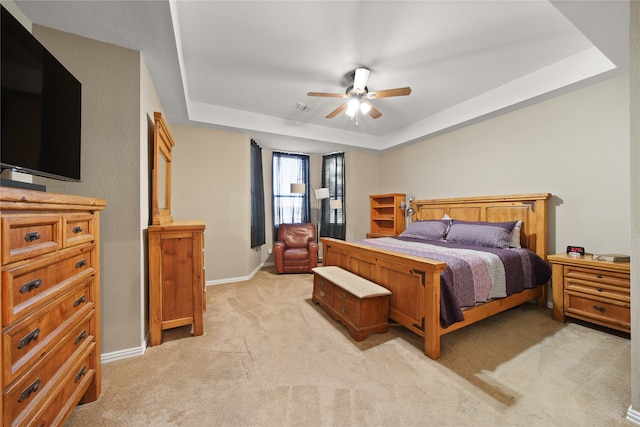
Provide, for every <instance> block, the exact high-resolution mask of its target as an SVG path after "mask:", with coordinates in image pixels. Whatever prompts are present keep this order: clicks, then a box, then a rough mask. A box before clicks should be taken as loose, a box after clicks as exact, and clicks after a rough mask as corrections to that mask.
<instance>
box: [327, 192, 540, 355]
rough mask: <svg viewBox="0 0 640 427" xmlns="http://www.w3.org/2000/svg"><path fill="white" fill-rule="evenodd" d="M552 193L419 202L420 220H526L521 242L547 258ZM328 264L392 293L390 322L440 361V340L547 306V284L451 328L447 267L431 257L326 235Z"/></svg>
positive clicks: (471, 312) (474, 311)
mask: <svg viewBox="0 0 640 427" xmlns="http://www.w3.org/2000/svg"><path fill="white" fill-rule="evenodd" d="M550 197H551V194H549V193H539V194H517V195H508V196H487V197H471V198H451V199H434V200H415V201H414V202H413V203H412V204H413V208H414V210H415V214H414V217H413V219H414V220H427V219H442V218H443V216H444V214H448V215H449V216H450V217H451V218H454V219H458V220H465V221H491V222H501V221H515V220H522V222H523V224H522V229H521V234H520V243H521V245H522V247H525V248H528V249H531V250H532V251H534V252H536V253H537V254H538V255H539V256H540V257H541V258H542V259H545V260H546V257H547V201H548V200H549V198H550ZM320 240H321V241H322V243H323V258H322V264H323V265H324V266H329V265H336V266H339V267H342V268H344V269H345V270H348V271H351V272H352V273H355V274H357V275H359V276H362V277H364V278H366V279H368V280H371V281H372V282H375V283H378V284H379V285H382V286H384V287H385V288H387V289H389V290H390V291H391V293H392V294H391V302H390V308H389V318H390V319H392V320H393V321H395V322H397V323H399V324H401V325H403V326H405V327H406V328H408V329H410V330H411V331H413V332H415V333H416V334H418V335H420V336H422V337H424V353H425V355H427V356H428V357H430V358H431V359H438V358H439V357H440V337H441V336H442V335H444V334H447V333H449V332H452V331H455V330H457V329H460V328H462V327H465V326H468V325H470V324H472V323H475V322H477V321H479V320H482V319H486V318H487V317H490V316H493V315H494V314H497V313H500V312H502V311H505V310H508V309H510V308H513V307H516V306H518V305H520V304H523V303H525V302H527V301H530V300H533V299H536V302H537V304H538V305H539V306H541V307H546V306H547V286H546V284H545V285H540V286H538V287H536V288H533V289H527V290H525V291H524V292H521V293H518V294H515V295H511V296H509V297H506V298H500V299H494V300H491V301H488V302H486V303H482V304H477V305H475V306H474V307H470V308H466V309H463V314H464V318H465V319H464V321H462V322H457V323H454V324H453V325H450V326H449V327H447V328H444V327H442V326H441V323H440V273H441V272H442V270H444V269H445V267H446V264H445V263H444V262H440V261H434V260H431V259H427V258H419V257H415V256H410V255H405V254H400V253H395V252H391V251H386V250H380V249H376V248H372V247H368V246H364V245H361V244H358V243H350V242H345V241H342V240H337V239H332V238H326V237H323V238H321V239H320Z"/></svg>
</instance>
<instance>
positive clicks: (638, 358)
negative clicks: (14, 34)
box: [629, 1, 640, 425]
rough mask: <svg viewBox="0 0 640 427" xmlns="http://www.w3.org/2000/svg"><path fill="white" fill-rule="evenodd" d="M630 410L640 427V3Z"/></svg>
mask: <svg viewBox="0 0 640 427" xmlns="http://www.w3.org/2000/svg"><path fill="white" fill-rule="evenodd" d="M630 22H631V27H630V41H631V43H630V46H629V54H630V55H629V56H630V65H631V66H630V73H629V74H630V76H631V89H630V91H629V92H630V94H631V108H630V113H631V114H630V115H631V150H630V154H631V192H630V195H631V197H630V199H631V242H632V243H631V307H635V309H634V310H632V311H631V404H632V406H631V409H630V411H629V418H630V420H633V421H634V422H635V423H636V424H638V425H640V310H638V307H640V268H638V263H637V261H638V260H640V2H635V1H633V2H631V20H630Z"/></svg>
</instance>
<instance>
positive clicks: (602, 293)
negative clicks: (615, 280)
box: [564, 280, 631, 304]
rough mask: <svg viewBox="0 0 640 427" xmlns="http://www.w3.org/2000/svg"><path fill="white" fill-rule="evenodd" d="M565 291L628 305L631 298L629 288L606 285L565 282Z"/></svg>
mask: <svg viewBox="0 0 640 427" xmlns="http://www.w3.org/2000/svg"><path fill="white" fill-rule="evenodd" d="M564 288H565V291H573V292H576V293H581V294H587V295H592V296H594V297H598V298H608V299H614V300H617V301H622V302H624V303H627V304H629V302H630V301H631V296H630V293H629V288H623V287H618V286H612V285H609V284H606V283H593V282H584V281H578V280H576V281H574V280H565V287H564Z"/></svg>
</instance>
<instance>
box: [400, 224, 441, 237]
mask: <svg viewBox="0 0 640 427" xmlns="http://www.w3.org/2000/svg"><path fill="white" fill-rule="evenodd" d="M450 223H451V221H441V220H428V221H414V222H412V223H411V224H409V226H408V227H407V229H406V230H404V231H403V232H402V233H401V234H400V237H413V238H415V239H423V240H443V239H444V236H446V235H447V229H448V228H449V224H450Z"/></svg>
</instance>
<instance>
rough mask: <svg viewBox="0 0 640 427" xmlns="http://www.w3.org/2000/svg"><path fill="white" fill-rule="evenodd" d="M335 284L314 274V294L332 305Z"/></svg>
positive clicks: (318, 298)
mask: <svg viewBox="0 0 640 427" xmlns="http://www.w3.org/2000/svg"><path fill="white" fill-rule="evenodd" d="M333 292H334V285H333V283H331V282H330V281H328V280H327V279H325V278H324V277H322V276H319V275H314V279H313V295H314V296H315V297H316V299H317V300H319V301H322V302H323V303H324V304H326V305H328V306H329V307H331V306H332V305H333Z"/></svg>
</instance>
